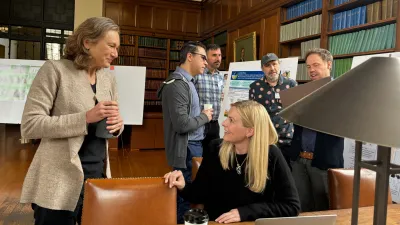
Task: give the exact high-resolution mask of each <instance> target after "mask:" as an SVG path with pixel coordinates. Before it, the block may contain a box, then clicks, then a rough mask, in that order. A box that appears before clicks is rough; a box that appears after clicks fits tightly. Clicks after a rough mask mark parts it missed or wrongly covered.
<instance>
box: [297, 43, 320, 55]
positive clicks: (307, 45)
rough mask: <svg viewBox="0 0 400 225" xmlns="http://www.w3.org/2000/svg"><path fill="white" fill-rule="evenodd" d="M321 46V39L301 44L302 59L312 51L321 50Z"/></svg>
mask: <svg viewBox="0 0 400 225" xmlns="http://www.w3.org/2000/svg"><path fill="white" fill-rule="evenodd" d="M320 46H321V39H320V38H318V39H314V40H311V41H305V42H301V44H300V49H301V58H302V59H305V58H306V54H307V52H308V51H309V50H310V49H313V48H319V47H320Z"/></svg>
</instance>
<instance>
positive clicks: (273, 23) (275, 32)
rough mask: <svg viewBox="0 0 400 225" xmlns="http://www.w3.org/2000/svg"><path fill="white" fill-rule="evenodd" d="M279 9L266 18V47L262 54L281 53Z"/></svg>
mask: <svg viewBox="0 0 400 225" xmlns="http://www.w3.org/2000/svg"><path fill="white" fill-rule="evenodd" d="M279 24H280V21H279V10H275V12H274V13H273V14H272V15H270V16H268V17H266V18H265V24H264V25H265V27H264V29H265V33H264V34H265V35H264V37H263V38H264V40H263V41H264V47H263V49H262V50H261V54H262V55H264V54H266V53H269V52H274V53H275V54H279V29H280V28H279V27H280V26H279Z"/></svg>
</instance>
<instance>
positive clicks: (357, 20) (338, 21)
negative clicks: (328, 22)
mask: <svg viewBox="0 0 400 225" xmlns="http://www.w3.org/2000/svg"><path fill="white" fill-rule="evenodd" d="M366 17H367V6H361V7H357V8H355V9H351V10H347V11H344V12H340V13H336V14H334V15H333V21H332V30H333V31H335V30H341V29H345V28H348V27H352V26H358V25H361V24H364V23H366V22H367V20H366Z"/></svg>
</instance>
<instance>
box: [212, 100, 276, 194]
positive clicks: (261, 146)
mask: <svg viewBox="0 0 400 225" xmlns="http://www.w3.org/2000/svg"><path fill="white" fill-rule="evenodd" d="M231 106H232V107H235V108H236V109H237V110H238V112H239V115H240V118H241V120H242V124H243V126H244V127H246V128H253V129H254V135H253V136H252V137H250V145H249V149H248V153H247V157H248V159H247V166H246V169H245V171H246V172H245V179H246V183H247V186H248V188H249V189H250V190H251V191H253V192H256V193H261V192H263V191H264V189H265V185H266V183H267V179H268V153H269V145H272V144H276V142H277V141H278V134H277V133H276V131H275V128H274V125H273V124H272V121H271V119H270V117H269V115H268V112H267V110H265V108H264V106H262V105H261V104H259V103H257V102H255V101H252V100H245V101H240V102H236V103H233V104H232V105H231ZM219 157H220V161H221V165H222V167H223V168H224V170H230V169H233V168H234V165H235V162H236V161H235V157H236V152H235V146H234V144H233V143H230V142H227V141H223V142H222V146H221V150H220V152H219Z"/></svg>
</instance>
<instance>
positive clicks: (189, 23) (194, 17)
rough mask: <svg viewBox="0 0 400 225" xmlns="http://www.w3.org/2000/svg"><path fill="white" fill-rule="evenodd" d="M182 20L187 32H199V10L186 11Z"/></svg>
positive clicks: (194, 33)
mask: <svg viewBox="0 0 400 225" xmlns="http://www.w3.org/2000/svg"><path fill="white" fill-rule="evenodd" d="M185 16H186V18H185V20H184V31H185V33H187V34H193V35H196V34H197V35H198V34H199V33H200V13H199V12H190V11H187V12H186V15H185Z"/></svg>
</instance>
